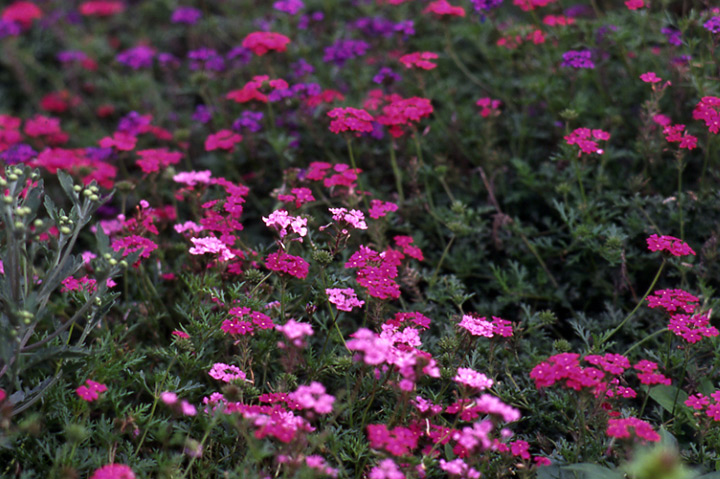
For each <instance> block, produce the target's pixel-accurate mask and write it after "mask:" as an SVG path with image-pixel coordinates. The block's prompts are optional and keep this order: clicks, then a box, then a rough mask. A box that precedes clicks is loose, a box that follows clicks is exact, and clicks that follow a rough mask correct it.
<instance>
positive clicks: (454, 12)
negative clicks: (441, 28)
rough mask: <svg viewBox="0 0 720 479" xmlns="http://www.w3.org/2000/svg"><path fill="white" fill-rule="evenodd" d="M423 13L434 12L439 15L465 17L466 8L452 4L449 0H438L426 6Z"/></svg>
mask: <svg viewBox="0 0 720 479" xmlns="http://www.w3.org/2000/svg"><path fill="white" fill-rule="evenodd" d="M423 13H434V14H435V15H437V16H439V17H444V16H448V17H464V16H465V9H464V8H463V7H456V6H453V5H450V3H449V2H448V1H447V0H436V1H434V2H432V3H430V4H429V5H428V6H427V7H425V10H423Z"/></svg>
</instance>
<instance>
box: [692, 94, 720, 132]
mask: <svg viewBox="0 0 720 479" xmlns="http://www.w3.org/2000/svg"><path fill="white" fill-rule="evenodd" d="M692 117H693V119H695V120H703V121H704V122H705V125H706V126H707V127H708V129H709V130H710V133H715V134H717V133H718V132H720V97H716V96H704V97H702V99H700V102H698V104H697V106H695V109H694V110H693V112H692Z"/></svg>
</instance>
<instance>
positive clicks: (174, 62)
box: [157, 52, 180, 68]
mask: <svg viewBox="0 0 720 479" xmlns="http://www.w3.org/2000/svg"><path fill="white" fill-rule="evenodd" d="M157 60H158V63H159V64H160V66H161V67H163V68H170V67H179V66H180V60H178V59H177V57H175V55H173V54H172V53H164V52H163V53H158V56H157Z"/></svg>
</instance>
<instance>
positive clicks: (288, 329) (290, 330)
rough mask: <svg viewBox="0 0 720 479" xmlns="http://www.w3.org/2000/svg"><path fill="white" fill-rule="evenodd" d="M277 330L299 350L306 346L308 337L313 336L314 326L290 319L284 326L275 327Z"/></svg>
mask: <svg viewBox="0 0 720 479" xmlns="http://www.w3.org/2000/svg"><path fill="white" fill-rule="evenodd" d="M275 329H276V330H278V331H280V332H281V333H283V334H284V335H285V337H286V338H287V339H289V340H290V341H291V342H292V343H293V344H294V345H295V346H296V347H298V348H301V347H303V346H304V345H305V337H306V336H312V335H313V329H312V325H310V324H308V323H300V322H298V321H295V320H294V319H289V320H288V321H287V322H286V323H285V324H283V325H275Z"/></svg>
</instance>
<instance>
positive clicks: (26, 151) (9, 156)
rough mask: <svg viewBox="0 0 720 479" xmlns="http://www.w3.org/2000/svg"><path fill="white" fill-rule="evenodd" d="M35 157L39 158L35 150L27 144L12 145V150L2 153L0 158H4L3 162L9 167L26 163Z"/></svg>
mask: <svg viewBox="0 0 720 479" xmlns="http://www.w3.org/2000/svg"><path fill="white" fill-rule="evenodd" d="M35 156H37V152H36V151H35V150H33V149H32V147H31V146H30V145H26V144H25V143H18V144H16V145H12V146H11V147H10V148H8V149H7V150H5V151H3V152H2V153H0V158H2V160H3V161H4V162H5V163H6V164H8V165H14V164H16V163H25V162H26V161H28V160H29V159H30V158H34V157H35Z"/></svg>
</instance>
